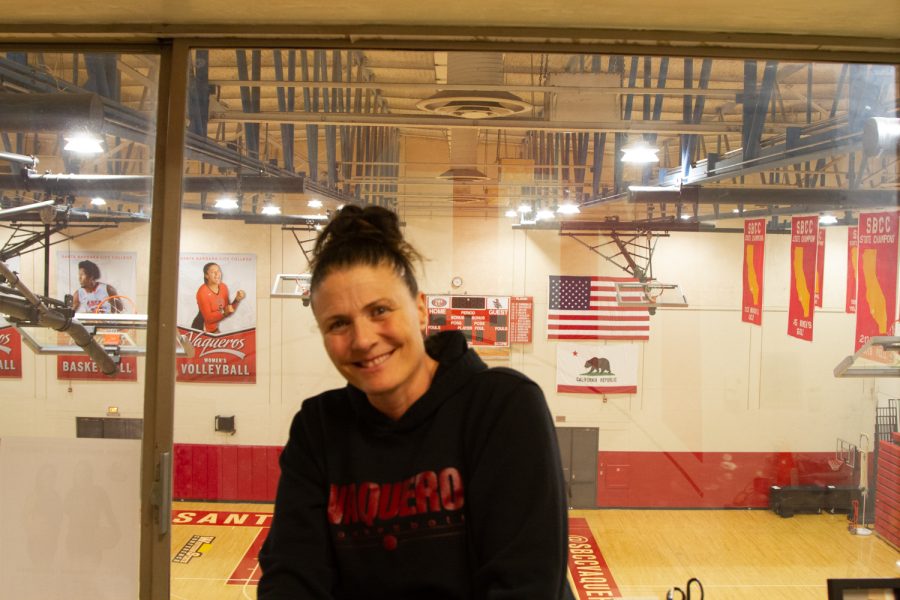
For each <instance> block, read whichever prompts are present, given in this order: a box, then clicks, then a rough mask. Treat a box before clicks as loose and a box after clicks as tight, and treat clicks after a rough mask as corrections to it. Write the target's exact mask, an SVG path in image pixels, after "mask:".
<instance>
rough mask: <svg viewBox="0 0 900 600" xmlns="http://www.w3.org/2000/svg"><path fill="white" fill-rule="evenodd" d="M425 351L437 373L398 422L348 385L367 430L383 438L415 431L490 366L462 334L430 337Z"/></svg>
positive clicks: (453, 332)
mask: <svg viewBox="0 0 900 600" xmlns="http://www.w3.org/2000/svg"><path fill="white" fill-rule="evenodd" d="M425 351H426V352H427V353H428V355H429V356H430V357H431V358H433V359H434V360H436V361H437V362H438V368H437V371H435V374H434V378H433V379H432V380H431V385H430V386H429V387H428V391H426V392H425V394H424V395H422V396H421V397H420V398H419V399H418V400H416V401H415V402H414V403H413V404H412V406H410V407H409V409H408V410H407V411H406V413H404V415H403V416H402V417H400V419H399V420H397V421H394V420H392V419H390V418H388V417H387V416H386V415H384V414H383V413H381V412H379V411H378V410H377V409H376V408H375V407H374V406H372V404H371V403H370V402H369V400H368V398H366V395H365V394H364V393H363V392H362V391H361V390H359V389H358V388H356V387H354V386H352V385H350V384H348V385H347V392H348V394H349V396H350V403H351V406H352V407H353V412H354V413H355V414H356V417H357V418H358V419H359V421H360V425H361V427H362V428H363V429H369V430H371V431H372V432H373V433H376V434H381V435H389V434H392V433H402V432H404V431H409V430H412V429H415V428H416V427H418V426H419V425H421V424H422V423H423V422H425V421H427V420H428V419H429V417H430V416H431V415H432V413H434V411H436V410H437V409H438V408H440V406H441V405H442V404H443V403H444V401H445V400H446V399H447V398H448V397H450V396H452V395H453V393H454V392H455V391H456V390H457V389H459V388H461V387H463V386H464V385H465V384H466V382H467V381H468V380H469V379H470V378H471V377H472V376H473V375H475V374H476V373H478V372H480V371H484V370H485V369H487V365H486V364H484V361H482V360H481V357H480V356H478V354H477V353H476V352H475V351H474V350H473V349H471V348H469V347H468V344H467V343H466V338H465V337H464V336H463V334H462V333H460V332H459V331H442V332H440V333H437V334H435V335H432V336H429V337H428V338H426V340H425Z"/></svg>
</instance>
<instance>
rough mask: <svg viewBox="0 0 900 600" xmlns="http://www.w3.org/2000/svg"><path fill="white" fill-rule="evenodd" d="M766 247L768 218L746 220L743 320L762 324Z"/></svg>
mask: <svg viewBox="0 0 900 600" xmlns="http://www.w3.org/2000/svg"><path fill="white" fill-rule="evenodd" d="M765 249H766V220H765V219H750V220H747V221H744V277H743V281H744V299H743V302H742V304H741V320H742V321H743V322H744V323H753V324H754V325H761V324H762V302H763V266H764V265H765V261H764V260H763V255H764V252H765Z"/></svg>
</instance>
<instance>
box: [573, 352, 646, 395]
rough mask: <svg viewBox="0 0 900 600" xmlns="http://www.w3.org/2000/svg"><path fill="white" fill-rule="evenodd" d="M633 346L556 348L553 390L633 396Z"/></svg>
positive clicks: (635, 359)
mask: <svg viewBox="0 0 900 600" xmlns="http://www.w3.org/2000/svg"><path fill="white" fill-rule="evenodd" d="M638 348H639V346H637V345H636V344H627V345H619V344H616V345H609V346H600V345H592V344H577V343H573V342H560V343H559V344H557V346H556V391H557V392H563V393H569V394H636V393H637V379H638Z"/></svg>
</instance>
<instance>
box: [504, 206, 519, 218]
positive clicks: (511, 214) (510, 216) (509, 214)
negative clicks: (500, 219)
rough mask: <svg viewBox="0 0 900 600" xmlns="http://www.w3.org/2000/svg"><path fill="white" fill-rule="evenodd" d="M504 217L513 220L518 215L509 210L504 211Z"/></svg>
mask: <svg viewBox="0 0 900 600" xmlns="http://www.w3.org/2000/svg"><path fill="white" fill-rule="evenodd" d="M506 216H507V217H509V218H511V219H515V218H516V217H518V216H519V213H517V212H516V211H515V210H513V209H511V208H510V209H509V210H507V211H506Z"/></svg>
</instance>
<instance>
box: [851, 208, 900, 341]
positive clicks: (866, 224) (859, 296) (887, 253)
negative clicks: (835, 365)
mask: <svg viewBox="0 0 900 600" xmlns="http://www.w3.org/2000/svg"><path fill="white" fill-rule="evenodd" d="M898 215H900V213H898V212H896V211H892V212H880V213H861V214H860V215H859V262H858V263H857V271H856V272H857V274H858V277H857V279H858V281H857V286H858V287H857V293H856V305H857V306H856V340H855V341H856V350H859V349H860V348H861V347H862V345H863V344H865V343H866V342H867V341H868V340H869V338H870V337H872V336H876V335H893V331H894V322H895V321H896V319H897V248H898V244H897V225H898Z"/></svg>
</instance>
